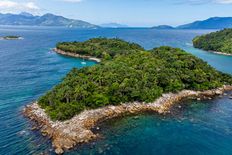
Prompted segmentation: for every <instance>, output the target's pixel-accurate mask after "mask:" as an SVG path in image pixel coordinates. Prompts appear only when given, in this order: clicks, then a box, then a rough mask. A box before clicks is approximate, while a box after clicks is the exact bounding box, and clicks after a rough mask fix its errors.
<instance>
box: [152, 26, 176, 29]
mask: <svg viewBox="0 0 232 155" xmlns="http://www.w3.org/2000/svg"><path fill="white" fill-rule="evenodd" d="M151 28H152V29H158V30H172V29H175V28H174V27H172V26H169V25H159V26H154V27H151Z"/></svg>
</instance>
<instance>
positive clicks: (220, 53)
mask: <svg viewBox="0 0 232 155" xmlns="http://www.w3.org/2000/svg"><path fill="white" fill-rule="evenodd" d="M193 47H194V46H193ZM194 48H196V49H200V50H203V51H206V52H210V53H214V54H218V55H225V56H232V54H229V53H223V52H217V51H211V50H208V51H207V50H204V49H201V48H197V47H194Z"/></svg>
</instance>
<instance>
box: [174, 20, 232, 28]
mask: <svg viewBox="0 0 232 155" xmlns="http://www.w3.org/2000/svg"><path fill="white" fill-rule="evenodd" d="M177 28H178V29H224V28H232V17H213V18H209V19H206V20H202V21H196V22H193V23H190V24H185V25H181V26H178V27H177Z"/></svg>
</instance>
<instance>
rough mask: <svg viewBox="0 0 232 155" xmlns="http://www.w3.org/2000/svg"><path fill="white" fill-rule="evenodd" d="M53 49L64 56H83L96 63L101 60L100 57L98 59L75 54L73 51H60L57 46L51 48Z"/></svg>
mask: <svg viewBox="0 0 232 155" xmlns="http://www.w3.org/2000/svg"><path fill="white" fill-rule="evenodd" d="M53 51H54V52H56V53H58V54H61V55H64V56H70V57H74V58H83V59H86V60H91V61H95V62H97V63H100V62H101V59H99V58H95V57H91V56H86V55H80V54H75V53H71V52H66V51H62V50H60V49H58V48H53Z"/></svg>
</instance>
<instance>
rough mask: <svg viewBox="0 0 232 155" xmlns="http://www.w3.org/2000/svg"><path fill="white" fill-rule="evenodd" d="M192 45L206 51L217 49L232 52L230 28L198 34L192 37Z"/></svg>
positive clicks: (231, 31)
mask: <svg viewBox="0 0 232 155" xmlns="http://www.w3.org/2000/svg"><path fill="white" fill-rule="evenodd" d="M193 45H194V47H196V48H200V49H203V50H206V51H217V52H222V53H227V54H232V29H224V30H221V31H218V32H213V33H210V34H206V35H202V36H198V37H196V38H194V39H193Z"/></svg>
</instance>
